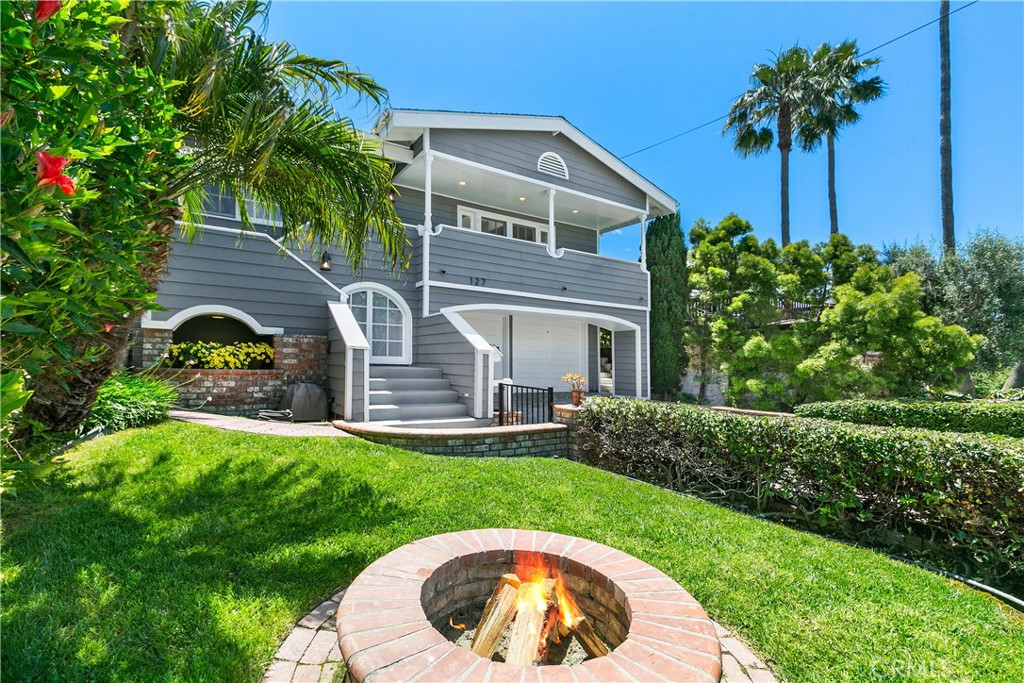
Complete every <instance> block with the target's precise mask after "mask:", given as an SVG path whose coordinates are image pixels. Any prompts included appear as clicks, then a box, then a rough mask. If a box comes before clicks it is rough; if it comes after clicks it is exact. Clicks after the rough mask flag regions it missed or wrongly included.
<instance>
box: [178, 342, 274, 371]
mask: <svg viewBox="0 0 1024 683" xmlns="http://www.w3.org/2000/svg"><path fill="white" fill-rule="evenodd" d="M273 360H274V347H273V346H271V345H270V344H265V343H263V342H239V343H237V344H219V343H217V342H202V341H199V342H181V343H180V344H172V345H171V346H170V347H168V349H167V361H168V363H169V364H170V365H171V367H175V368H203V369H210V370H221V369H235V370H247V369H251V368H253V367H257V366H262V365H263V364H264V363H271V362H272V361H273Z"/></svg>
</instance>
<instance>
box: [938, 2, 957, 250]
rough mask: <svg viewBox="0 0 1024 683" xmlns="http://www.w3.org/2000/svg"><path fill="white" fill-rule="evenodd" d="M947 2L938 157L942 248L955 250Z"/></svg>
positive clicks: (942, 17)
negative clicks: (940, 189)
mask: <svg viewBox="0 0 1024 683" xmlns="http://www.w3.org/2000/svg"><path fill="white" fill-rule="evenodd" d="M949 80H950V78H949V0H942V2H941V3H939V90H940V91H939V157H940V161H941V171H940V174H939V181H940V184H941V186H942V246H943V247H944V248H945V249H946V250H947V251H953V250H955V249H956V236H955V234H954V232H953V145H952V139H951V133H950V118H949V110H950V106H949V98H950V93H949V90H950V87H949Z"/></svg>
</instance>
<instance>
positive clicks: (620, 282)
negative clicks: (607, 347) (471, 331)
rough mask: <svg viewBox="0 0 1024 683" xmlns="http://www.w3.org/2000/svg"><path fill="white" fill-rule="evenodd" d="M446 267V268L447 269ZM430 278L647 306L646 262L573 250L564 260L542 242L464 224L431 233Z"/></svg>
mask: <svg viewBox="0 0 1024 683" xmlns="http://www.w3.org/2000/svg"><path fill="white" fill-rule="evenodd" d="M442 270H443V271H445V272H443V273H442V272H441V271H442ZM430 279H431V281H434V280H437V281H441V282H450V283H453V284H458V285H473V284H480V283H482V282H483V281H484V280H486V284H484V286H486V287H489V288H494V289H510V290H515V291H517V292H530V293H533V294H542V295H546V296H561V297H571V298H578V299H591V300H594V301H595V303H598V302H611V303H617V304H626V305H630V306H647V304H648V301H647V274H646V273H644V272H643V271H642V270H641V269H640V264H638V263H631V262H628V261H619V260H617V259H609V258H604V257H601V256H597V255H596V254H580V253H577V252H571V251H567V252H565V254H564V255H563V256H562V258H560V259H554V258H552V257H551V256H549V255H548V253H547V249H546V248H545V247H544V245H542V244H532V243H530V242H523V241H520V240H513V239H506V238H502V237H496V236H494V235H486V234H482V233H478V232H472V231H469V230H460V229H457V228H456V229H445V230H443V231H442V232H441V234H440V235H436V236H434V237H431V238H430Z"/></svg>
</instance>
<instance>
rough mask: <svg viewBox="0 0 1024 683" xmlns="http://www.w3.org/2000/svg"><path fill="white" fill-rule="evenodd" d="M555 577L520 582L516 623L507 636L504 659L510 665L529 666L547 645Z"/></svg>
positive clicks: (539, 656)
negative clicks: (506, 649)
mask: <svg viewBox="0 0 1024 683" xmlns="http://www.w3.org/2000/svg"><path fill="white" fill-rule="evenodd" d="M554 590H555V581H554V579H544V580H543V581H540V582H532V581H530V582H526V583H523V584H522V585H520V586H519V591H518V606H517V609H516V618H515V623H514V624H513V625H512V633H511V635H510V636H509V639H508V653H507V654H506V655H505V662H506V663H507V664H511V665H513V666H530V665H531V664H533V663H534V662H535V661H537V660H538V659H540V658H541V656H542V655H543V653H544V650H546V649H547V636H548V629H546V628H545V626H548V627H549V628H550V626H551V625H552V623H553V622H551V621H550V620H549V618H548V613H549V612H550V611H551V610H552V609H554V608H555V602H554Z"/></svg>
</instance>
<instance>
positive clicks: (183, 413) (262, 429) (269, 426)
mask: <svg viewBox="0 0 1024 683" xmlns="http://www.w3.org/2000/svg"><path fill="white" fill-rule="evenodd" d="M171 419H174V420H180V421H182V422H191V423H193V424H200V425H206V426H207V427H216V428H217V429H226V430H228V431H230V432H248V433H249V434H273V435H275V436H337V437H343V438H344V437H348V438H351V437H352V435H351V434H349V433H347V432H343V431H341V430H340V429H338V428H336V427H334V426H333V425H332V424H331V423H329V422H269V421H267V420H253V419H251V418H248V417H233V416H231V415H217V414H216V413H205V412H202V411H199V410H172V411H171Z"/></svg>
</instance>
